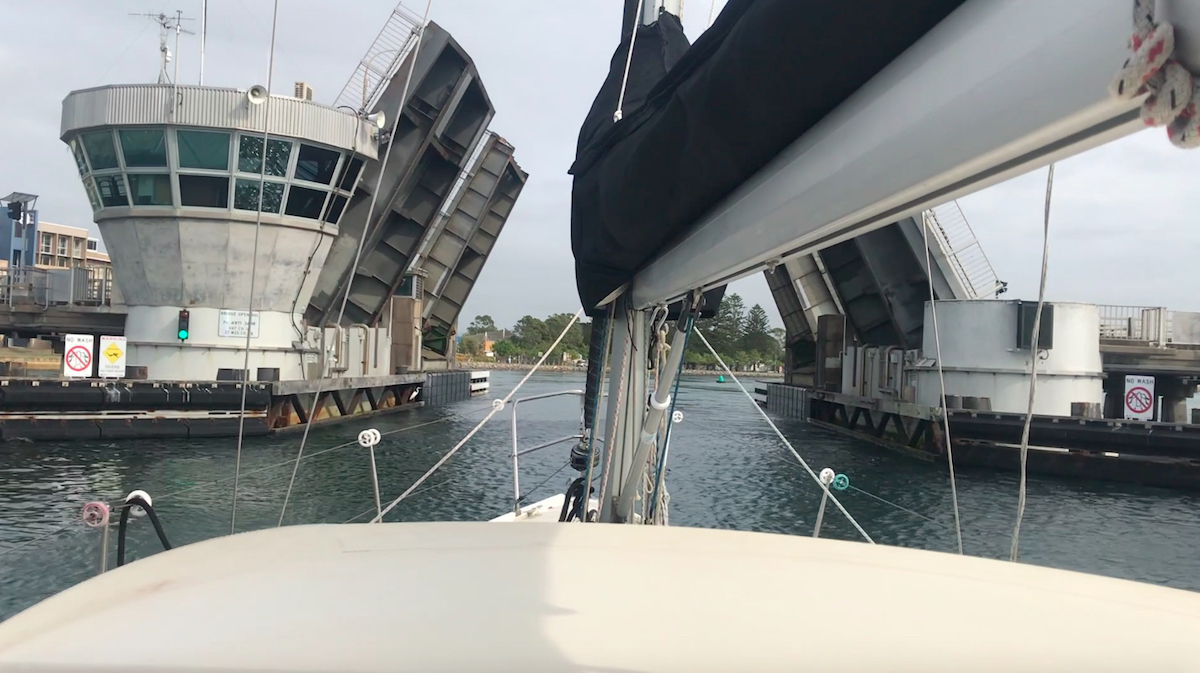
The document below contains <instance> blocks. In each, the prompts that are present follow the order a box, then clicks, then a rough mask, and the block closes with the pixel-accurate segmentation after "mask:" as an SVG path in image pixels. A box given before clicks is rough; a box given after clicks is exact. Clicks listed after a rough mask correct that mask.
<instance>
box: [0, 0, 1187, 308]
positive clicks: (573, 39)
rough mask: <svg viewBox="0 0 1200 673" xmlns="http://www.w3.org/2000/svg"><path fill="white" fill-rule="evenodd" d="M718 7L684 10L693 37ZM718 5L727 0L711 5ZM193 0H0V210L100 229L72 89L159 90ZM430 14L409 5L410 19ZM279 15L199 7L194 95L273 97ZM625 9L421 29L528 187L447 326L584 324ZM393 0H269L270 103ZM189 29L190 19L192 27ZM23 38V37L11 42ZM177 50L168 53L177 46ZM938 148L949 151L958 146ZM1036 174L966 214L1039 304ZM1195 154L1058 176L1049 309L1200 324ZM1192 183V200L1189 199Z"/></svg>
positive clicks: (448, 3) (349, 67)
mask: <svg viewBox="0 0 1200 673" xmlns="http://www.w3.org/2000/svg"><path fill="white" fill-rule="evenodd" d="M710 1H712V0H691V1H690V2H686V3H685V5H684V16H683V20H684V27H685V29H686V30H687V33H688V36H689V37H690V38H691V39H692V40H695V38H696V37H697V36H698V35H699V34H700V33H701V32H703V30H704V29H705V27H706V26H707V24H708V17H709V11H710ZM715 2H716V3H717V8H718V10H719V8H720V6H721V5H722V4H723V0H715ZM200 4H201V3H200V0H172V1H171V2H164V1H162V0H104V1H103V2H95V1H94V0H52V1H51V2H31V1H30V0H0V16H2V17H4V19H5V25H6V26H9V27H10V28H11V27H19V33H13V32H12V31H11V30H10V32H9V37H10V39H6V40H0V91H4V92H5V94H6V95H5V97H4V99H5V104H4V106H3V111H2V112H0V119H2V120H3V123H2V124H0V148H2V149H3V157H4V159H3V161H0V195H3V194H7V193H9V192H12V191H20V192H28V193H33V194H38V195H39V196H40V198H39V201H38V207H39V209H40V211H41V217H42V219H43V220H47V221H51V222H58V223H62V224H71V225H76V226H88V227H89V228H91V229H92V230H93V231H96V227H95V225H94V224H92V222H91V209H90V208H89V207H88V204H87V200H86V196H85V195H84V191H83V188H82V186H81V185H80V183H79V180H78V178H77V174H76V172H75V168H74V165H73V162H72V159H71V156H70V153H69V151H68V150H67V148H66V146H65V145H63V144H62V143H61V142H60V141H59V139H58V128H59V116H60V113H61V101H62V99H63V98H64V97H65V96H66V95H67V93H68V92H70V91H72V90H74V89H82V88H87V87H93V86H100V85H103V84H120V83H141V82H152V81H154V80H155V78H156V76H157V73H158V31H157V27H156V26H155V25H154V24H153V22H152V21H151V20H150V19H148V18H146V17H141V16H131V15H130V14H131V13H144V12H154V13H157V12H160V11H162V12H172V13H173V12H174V10H176V9H179V10H182V11H183V12H184V16H185V17H186V16H191V17H199V15H200ZM405 4H406V7H408V8H409V9H410V10H411V11H414V12H416V13H418V14H420V13H421V12H422V11H423V10H424V2H422V1H421V0H409V1H408V2H406V3H405ZM272 5H273V2H272V0H210V2H209V10H208V41H207V45H206V61H205V84H209V85H215V86H231V87H239V88H247V87H249V86H250V85H252V84H256V83H259V84H264V85H265V84H266V83H267V75H268V52H269V46H270V37H271V35H270V33H271V12H272ZM621 5H622V3H621V2H620V0H569V1H568V2H563V1H562V0H433V3H432V9H431V11H430V18H431V19H432V20H434V21H436V22H437V23H439V24H440V25H442V26H443V27H444V28H446V29H448V30H449V31H450V32H451V34H453V35H454V37H455V38H456V39H457V40H458V42H459V43H460V44H461V45H462V46H463V47H464V48H465V49H466V50H467V52H468V53H469V54H471V56H472V58H473V59H474V61H475V63H476V66H477V67H478V69H479V71H480V74H481V76H482V79H483V82H484V86H485V87H486V88H487V90H488V94H489V96H490V97H491V99H492V102H493V104H494V105H495V107H496V116H495V118H494V120H493V122H492V125H491V129H492V130H493V131H495V132H497V133H499V134H500V135H501V136H503V137H504V138H505V139H507V140H508V141H509V142H511V143H512V144H513V145H514V146H515V147H516V157H517V161H518V162H519V163H520V164H521V166H522V167H523V168H524V169H525V170H526V171H528V172H529V182H528V183H527V185H526V187H525V189H524V191H523V192H522V194H521V197H520V200H519V201H518V202H517V205H516V207H515V208H514V210H513V213H512V215H511V217H510V219H509V221H508V224H507V225H506V228H505V231H504V234H503V236H501V238H500V241H499V242H498V243H497V245H496V247H495V249H494V252H493V254H492V256H491V257H490V258H489V260H488V262H487V266H486V267H485V269H484V271H483V273H482V276H481V278H480V281H479V283H478V284H477V285H476V287H475V289H474V290H473V292H472V294H471V297H470V299H469V301H468V302H467V305H466V307H465V308H464V311H463V314H462V317H461V318H460V321H461V322H462V324H463V325H466V324H467V323H469V322H470V320H471V318H472V317H474V316H475V315H477V314H482V313H486V314H490V315H491V316H492V317H493V318H495V320H496V322H497V323H498V324H500V325H503V326H508V325H511V324H512V323H513V322H515V321H516V320H517V319H519V318H520V317H521V316H523V315H526V314H530V315H534V316H539V317H540V316H545V315H548V314H551V313H560V312H574V311H575V310H577V309H578V308H579V300H578V296H577V294H576V292H575V284H574V282H573V281H574V272H573V261H572V257H571V251H570V224H569V222H570V194H571V178H570V176H569V175H567V169H568V167H569V166H570V165H571V162H572V160H573V159H574V147H575V140H576V136H577V134H578V130H579V126H580V124H581V123H582V121H583V119H584V117H585V115H586V114H587V111H588V108H589V106H590V105H591V102H592V99H593V97H594V96H595V93H596V91H597V90H598V89H599V87H600V84H601V82H602V81H603V80H604V77H605V75H606V73H607V69H608V63H609V59H610V58H611V56H612V52H613V50H614V49H615V48H616V45H617V41H618V39H619V32H620V18H621ZM394 6H395V3H394V0H355V1H354V2H353V3H351V2H346V1H345V0H342V1H335V0H282V1H281V2H280V15H279V30H278V36H277V42H276V52H275V72H274V77H273V82H272V89H273V91H274V92H275V93H279V94H285V95H290V94H291V91H292V86H293V83H294V82H295V81H297V80H304V81H306V82H308V83H309V84H310V85H311V86H312V87H313V89H314V90H315V99H316V100H317V101H319V102H324V103H330V102H332V101H333V100H334V99H335V98H336V97H337V95H338V93H339V92H340V91H341V89H342V87H343V85H345V83H346V80H347V79H348V78H349V76H350V74H351V72H353V70H354V68H355V66H356V64H357V62H358V60H359V59H360V58H361V57H362V55H363V54H364V53H365V52H366V50H367V48H368V47H369V46H370V44H371V42H372V40H373V39H374V37H375V35H376V33H377V32H378V31H379V29H380V27H382V25H383V23H384V21H385V20H386V19H387V17H388V15H389V13H390V12H391V9H392V8H393V7H394ZM185 25H186V26H187V27H188V28H190V29H192V30H196V31H197V32H198V28H199V21H192V22H186V24H185ZM18 38H19V39H18ZM172 48H173V37H172ZM179 52H180V54H178V55H177V56H179V59H178V61H179V72H180V82H181V83H196V82H197V77H198V61H199V40H198V38H196V37H192V36H188V35H184V36H182V42H181V45H180V49H179ZM952 141H953V139H952V138H947V142H952ZM1045 173H1046V171H1045V170H1044V169H1043V170H1039V171H1035V172H1033V173H1030V174H1026V175H1024V176H1021V177H1018V178H1015V179H1013V180H1011V181H1009V182H1006V183H1004V184H1001V185H997V186H995V187H992V188H989V189H987V190H984V191H982V192H979V193H976V194H973V195H971V196H968V197H966V198H963V199H960V200H959V205H960V206H961V208H962V210H963V213H964V214H965V215H966V217H967V219H968V221H969V222H970V223H971V225H972V227H973V229H974V231H975V234H976V236H977V237H978V239H979V241H980V242H981V244H982V247H983V249H984V250H985V252H986V253H987V255H988V257H989V259H990V260H991V264H992V266H993V267H994V268H995V270H996V273H997V275H998V276H999V278H1000V279H1001V280H1004V281H1006V282H1007V283H1008V285H1009V294H1008V295H1007V297H1009V298H1025V299H1034V298H1036V296H1037V285H1038V275H1039V269H1040V263H1041V260H1040V254H1041V232H1042V207H1043V198H1044V189H1045ZM1198 175H1200V152H1190V153H1189V152H1185V151H1182V150H1177V149H1175V148H1174V147H1173V146H1171V145H1170V143H1169V142H1168V141H1167V139H1166V137H1165V136H1164V135H1163V133H1162V132H1161V131H1146V132H1142V133H1139V134H1136V135H1134V136H1130V137H1128V138H1126V139H1123V140H1120V141H1117V142H1114V143H1112V144H1110V145H1107V146H1105V147H1101V148H1098V149H1096V150H1092V151H1091V152H1088V153H1086V154H1083V155H1080V156H1077V157H1074V158H1072V159H1069V160H1066V161H1064V162H1062V163H1060V164H1059V165H1058V167H1057V168H1056V174H1055V186H1054V203H1053V208H1052V216H1051V233H1050V264H1049V274H1048V283H1047V286H1048V287H1047V298H1048V299H1050V300H1058V301H1087V302H1094V303H1103V304H1126V305H1141V306H1167V307H1169V308H1172V309H1176V310H1200V283H1197V279H1200V271H1196V270H1195V267H1194V264H1195V259H1196V253H1197V251H1200V217H1198V213H1200V189H1197V188H1196V187H1195V186H1194V183H1195V180H1196V176H1198ZM1189 183H1191V184H1189ZM731 291H732V292H737V293H739V294H741V295H742V296H743V298H744V299H745V301H746V304H747V305H752V304H755V303H759V304H762V305H763V306H764V307H765V308H767V309H768V313H769V314H770V315H771V317H772V321H773V322H774V323H775V324H776V325H778V324H780V322H779V318H778V314H777V312H776V310H775V307H774V303H773V301H772V299H771V294H770V292H769V290H768V289H767V286H766V282H765V281H764V280H763V278H762V275H761V274H755V275H754V276H752V277H749V278H746V279H743V280H739V281H737V282H735V283H734V284H733V285H732V288H731Z"/></svg>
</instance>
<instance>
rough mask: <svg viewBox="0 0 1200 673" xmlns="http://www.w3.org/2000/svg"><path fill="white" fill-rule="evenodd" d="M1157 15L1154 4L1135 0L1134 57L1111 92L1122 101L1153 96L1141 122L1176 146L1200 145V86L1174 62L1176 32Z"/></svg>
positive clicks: (1150, 0)
mask: <svg viewBox="0 0 1200 673" xmlns="http://www.w3.org/2000/svg"><path fill="white" fill-rule="evenodd" d="M1154 17H1155V0H1134V2H1133V35H1132V36H1131V37H1130V38H1129V49H1130V51H1131V52H1132V53H1131V54H1130V56H1129V58H1128V59H1126V61H1125V63H1124V65H1122V66H1121V69H1120V70H1118V71H1117V74H1116V76H1115V77H1113V80H1112V82H1111V83H1110V84H1109V87H1108V90H1109V93H1110V94H1111V95H1112V96H1113V97H1114V98H1117V99H1119V100H1133V99H1135V98H1137V97H1139V96H1143V95H1146V94H1149V95H1148V96H1147V97H1146V100H1145V101H1143V103H1142V110H1141V117H1142V121H1143V122H1144V123H1145V124H1146V125H1147V126H1166V127H1167V137H1168V138H1170V140H1171V142H1172V143H1173V144H1174V145H1175V146H1176V147H1180V148H1183V149H1193V148H1195V147H1200V112H1198V110H1200V84H1197V82H1196V78H1195V77H1194V76H1193V74H1192V73H1190V72H1188V70H1187V68H1185V67H1184V66H1183V65H1182V64H1181V63H1180V62H1179V61H1177V60H1175V59H1174V58H1172V54H1173V52H1174V51H1175V28H1174V27H1173V26H1172V25H1171V24H1170V23H1168V22H1166V21H1164V22H1162V23H1156V22H1155V20H1154Z"/></svg>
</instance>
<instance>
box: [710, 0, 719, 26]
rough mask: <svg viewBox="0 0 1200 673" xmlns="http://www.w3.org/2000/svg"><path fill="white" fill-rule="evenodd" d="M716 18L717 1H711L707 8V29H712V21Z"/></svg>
mask: <svg viewBox="0 0 1200 673" xmlns="http://www.w3.org/2000/svg"><path fill="white" fill-rule="evenodd" d="M716 18H717V0H712V4H711V5H709V6H708V27H709V28H712V25H713V20H714V19H716Z"/></svg>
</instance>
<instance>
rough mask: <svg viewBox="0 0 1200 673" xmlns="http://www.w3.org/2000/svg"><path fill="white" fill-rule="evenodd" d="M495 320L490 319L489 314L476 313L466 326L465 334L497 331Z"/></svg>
mask: <svg viewBox="0 0 1200 673" xmlns="http://www.w3.org/2000/svg"><path fill="white" fill-rule="evenodd" d="M497 329H498V328H497V327H496V322H495V321H494V320H492V316H490V315H477V316H475V319H474V320H472V321H471V326H470V327H468V328H467V334H482V333H484V332H495V331H497Z"/></svg>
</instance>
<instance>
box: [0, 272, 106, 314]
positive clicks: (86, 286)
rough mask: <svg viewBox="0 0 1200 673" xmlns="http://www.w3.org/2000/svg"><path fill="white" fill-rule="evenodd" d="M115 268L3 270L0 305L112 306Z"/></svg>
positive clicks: (0, 282)
mask: <svg viewBox="0 0 1200 673" xmlns="http://www.w3.org/2000/svg"><path fill="white" fill-rule="evenodd" d="M112 298H113V274H112V268H110V267H106V266H88V267H75V268H71V269H39V268H37V267H15V268H8V269H0V304H3V305H5V306H8V307H10V308H11V307H16V306H30V307H33V306H36V307H40V308H43V309H44V308H49V307H50V306H61V305H75V306H111V305H112Z"/></svg>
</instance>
